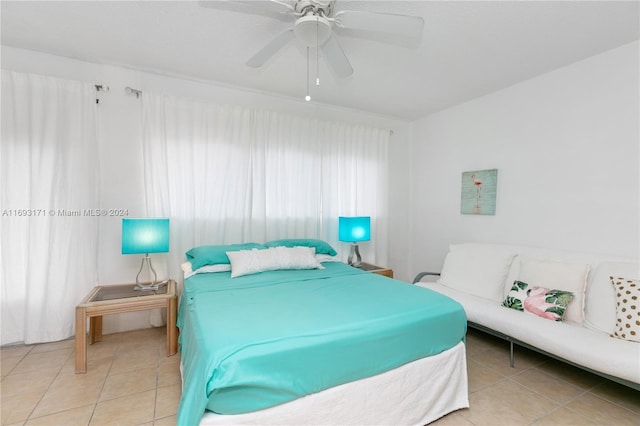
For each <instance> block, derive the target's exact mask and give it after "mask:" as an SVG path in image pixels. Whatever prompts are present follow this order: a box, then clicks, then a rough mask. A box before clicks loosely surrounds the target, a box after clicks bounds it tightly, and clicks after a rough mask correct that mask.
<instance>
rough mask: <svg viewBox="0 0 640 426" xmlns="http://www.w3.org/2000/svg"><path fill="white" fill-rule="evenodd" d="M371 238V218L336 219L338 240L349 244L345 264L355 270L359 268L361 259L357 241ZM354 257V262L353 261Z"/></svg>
mask: <svg viewBox="0 0 640 426" xmlns="http://www.w3.org/2000/svg"><path fill="white" fill-rule="evenodd" d="M370 237H371V218H370V217H369V216H359V217H342V216H340V217H339V218H338V239H339V240H340V241H343V242H347V243H351V250H349V257H348V258H347V263H348V264H349V265H351V266H355V267H356V268H358V267H360V264H361V263H362V258H361V257H360V250H359V249H358V244H357V243H358V242H359V241H369V240H370ZM354 255H355V257H356V260H355V262H354V261H353V256H354Z"/></svg>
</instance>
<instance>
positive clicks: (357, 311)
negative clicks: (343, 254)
mask: <svg viewBox="0 0 640 426" xmlns="http://www.w3.org/2000/svg"><path fill="white" fill-rule="evenodd" d="M323 265H324V266H325V269H323V270H303V271H270V272H263V273H260V274H255V275H249V276H244V277H238V278H231V277H230V273H228V272H219V273H212V274H200V275H195V276H193V277H190V278H189V279H187V280H185V285H184V291H183V295H182V299H181V302H180V311H179V316H178V326H179V327H180V331H181V332H180V345H181V352H182V363H183V374H184V384H183V393H182V398H181V401H180V406H179V409H178V424H195V423H197V422H198V421H199V420H200V418H201V417H202V414H203V413H204V411H205V409H208V410H210V411H213V412H216V413H219V414H226V415H233V414H241V413H247V412H253V411H258V410H263V409H266V408H269V407H273V406H277V405H279V404H283V403H286V402H289V401H292V400H295V399H298V398H301V397H303V396H305V395H310V394H314V393H317V392H320V391H322V390H324V389H328V388H331V387H334V386H338V385H341V384H344V383H349V382H353V381H356V380H359V379H363V378H366V377H371V376H375V375H377V374H380V373H383V372H385V371H389V370H392V369H394V368H396V367H399V366H401V365H404V364H406V363H409V362H411V361H415V360H417V359H420V358H423V357H428V356H432V355H436V354H439V353H442V352H444V351H446V350H448V349H450V348H453V347H454V346H456V345H457V344H458V343H460V342H461V341H462V339H463V337H464V333H465V331H466V317H465V314H464V310H463V309H462V307H461V306H460V305H459V304H458V303H457V302H455V301H453V300H452V299H450V298H448V297H446V296H443V295H441V294H439V293H437V292H433V291H430V290H428V289H423V288H421V287H418V286H413V285H411V284H407V283H404V282H401V281H396V280H391V279H389V278H386V277H381V276H378V275H375V274H371V273H367V272H363V271H360V270H357V269H354V268H351V267H349V266H347V265H344V264H341V263H335V262H332V263H325V264H323Z"/></svg>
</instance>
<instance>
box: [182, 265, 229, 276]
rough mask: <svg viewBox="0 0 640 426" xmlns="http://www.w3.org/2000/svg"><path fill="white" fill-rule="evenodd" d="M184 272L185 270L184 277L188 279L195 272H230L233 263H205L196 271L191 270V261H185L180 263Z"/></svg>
mask: <svg viewBox="0 0 640 426" xmlns="http://www.w3.org/2000/svg"><path fill="white" fill-rule="evenodd" d="M180 267H181V268H182V272H184V278H185V279H187V278H189V277H191V276H193V275H195V274H207V273H210V272H228V271H230V270H231V265H229V264H228V263H219V264H217V265H204V266H203V267H202V268H198V269H196V270H195V271H192V270H191V262H184V263H183V264H182V265H180Z"/></svg>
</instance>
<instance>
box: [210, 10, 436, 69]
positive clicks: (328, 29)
mask: <svg viewBox="0 0 640 426" xmlns="http://www.w3.org/2000/svg"><path fill="white" fill-rule="evenodd" d="M220 3H221V2H217V1H200V4H201V5H202V6H205V7H219V5H220ZM225 3H234V4H238V5H240V10H238V8H236V10H237V11H244V12H246V13H257V14H262V15H266V16H271V17H274V18H276V19H283V17H284V18H285V19H286V20H287V21H290V22H291V23H293V26H292V27H291V28H289V29H288V30H286V31H284V32H283V33H281V34H279V35H278V36H277V37H276V38H274V39H273V40H271V41H270V42H269V43H267V45H266V46H264V47H263V48H262V49H260V50H259V51H258V52H257V53H256V54H255V55H253V56H252V57H251V58H250V59H249V60H248V61H247V65H248V66H250V67H254V68H259V67H261V66H262V65H264V64H265V63H266V62H267V61H268V60H269V59H270V58H271V57H272V56H273V55H275V54H276V53H277V52H278V51H279V50H280V49H282V48H283V47H284V46H285V45H287V44H288V43H289V42H290V41H291V40H293V39H294V38H297V39H298V40H300V41H301V42H302V43H304V45H305V46H307V48H309V47H311V48H313V47H317V48H318V49H322V52H323V54H324V57H325V59H326V61H327V62H328V64H329V66H330V67H331V68H332V69H333V70H334V72H335V73H336V75H337V76H339V77H348V76H350V75H351V74H353V67H352V66H351V64H350V63H349V60H348V59H347V56H346V55H345V54H344V52H343V50H342V47H340V44H339V43H338V40H337V39H336V37H335V34H334V29H335V28H336V27H337V28H344V29H349V30H354V32H352V34H353V35H357V33H358V31H360V32H361V34H366V33H368V32H375V33H382V34H383V35H386V36H390V37H394V36H397V37H401V38H407V39H414V38H418V37H420V36H421V35H422V28H423V26H424V19H422V18H421V17H419V16H408V15H397V14H390V13H377V12H366V11H358V10H339V11H336V10H335V4H336V0H261V1H246V0H245V1H234V0H227V2H225ZM242 8H244V10H242ZM307 52H308V50H307Z"/></svg>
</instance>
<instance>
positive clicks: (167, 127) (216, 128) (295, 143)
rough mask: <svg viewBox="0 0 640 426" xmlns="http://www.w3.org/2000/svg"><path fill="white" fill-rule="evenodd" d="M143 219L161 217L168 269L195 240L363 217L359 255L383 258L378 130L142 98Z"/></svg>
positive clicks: (327, 225)
mask: <svg viewBox="0 0 640 426" xmlns="http://www.w3.org/2000/svg"><path fill="white" fill-rule="evenodd" d="M142 99H143V147H144V160H145V167H146V169H145V187H146V195H147V209H148V211H147V214H148V215H149V216H152V217H162V216H164V217H170V218H171V245H172V246H171V251H170V254H169V271H170V275H172V276H180V275H179V274H180V272H179V264H180V263H181V262H183V261H184V253H185V251H187V250H189V249H190V248H191V247H193V246H196V245H201V244H226V243H239V242H249V241H255V242H264V241H268V240H272V239H277V238H320V239H323V240H326V241H328V242H329V243H331V244H332V245H333V246H334V247H335V248H336V250H338V251H339V253H346V252H347V251H348V248H349V246H348V244H346V243H340V242H339V241H338V216H356V215H359V216H360V215H361V216H371V220H372V238H371V241H370V242H367V243H362V244H361V252H362V253H363V258H364V259H366V260H367V261H370V262H380V263H382V264H385V263H386V261H387V255H388V253H387V169H388V163H387V149H388V142H389V132H388V130H382V129H376V128H371V127H366V126H361V125H353V124H347V123H339V122H329V121H323V120H319V119H315V118H309V117H301V116H296V115H293V114H288V113H282V112H274V111H265V110H259V109H254V108H244V107H233V106H222V105H216V104H213V103H208V102H205V101H199V100H194V99H186V98H178V97H173V96H168V95H161V94H154V93H149V92H145V93H144V95H143V97H142Z"/></svg>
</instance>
